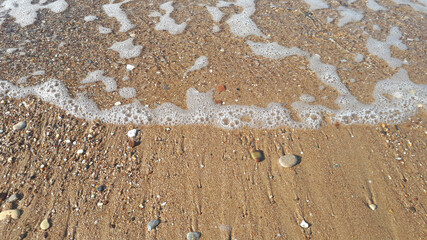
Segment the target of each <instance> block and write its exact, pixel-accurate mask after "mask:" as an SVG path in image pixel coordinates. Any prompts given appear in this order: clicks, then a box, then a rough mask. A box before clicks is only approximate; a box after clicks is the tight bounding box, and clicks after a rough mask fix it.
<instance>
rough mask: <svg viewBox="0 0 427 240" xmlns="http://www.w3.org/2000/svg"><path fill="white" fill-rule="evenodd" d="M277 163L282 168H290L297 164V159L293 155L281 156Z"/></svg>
mask: <svg viewBox="0 0 427 240" xmlns="http://www.w3.org/2000/svg"><path fill="white" fill-rule="evenodd" d="M279 163H280V165H281V166H282V167H285V168H290V167H293V166H295V165H297V164H298V158H297V156H295V155H292V154H289V155H283V156H281V157H280V158H279Z"/></svg>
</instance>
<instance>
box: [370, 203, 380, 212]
mask: <svg viewBox="0 0 427 240" xmlns="http://www.w3.org/2000/svg"><path fill="white" fill-rule="evenodd" d="M377 207H378V206H377V205H376V204H373V203H371V204H369V208H370V209H372V210H374V211H375V210H377Z"/></svg>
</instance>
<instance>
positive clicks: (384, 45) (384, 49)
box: [366, 27, 407, 68]
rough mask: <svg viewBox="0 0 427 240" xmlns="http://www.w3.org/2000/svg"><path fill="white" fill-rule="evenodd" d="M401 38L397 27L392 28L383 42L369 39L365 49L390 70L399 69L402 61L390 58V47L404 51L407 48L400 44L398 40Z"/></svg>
mask: <svg viewBox="0 0 427 240" xmlns="http://www.w3.org/2000/svg"><path fill="white" fill-rule="evenodd" d="M401 37H402V33H401V32H400V30H399V28H398V27H392V28H391V29H390V34H389V36H388V37H387V39H386V41H385V42H381V41H378V40H376V39H373V38H369V39H368V41H367V42H366V47H367V48H368V51H369V53H371V54H373V55H375V56H378V57H379V58H381V59H383V60H385V61H386V62H387V63H388V65H389V66H390V67H392V68H397V67H401V66H402V64H403V61H402V60H400V59H398V58H394V57H392V56H391V50H390V46H395V47H397V48H399V49H401V50H406V49H407V47H406V45H405V44H403V43H402V41H401V40H400V38H401Z"/></svg>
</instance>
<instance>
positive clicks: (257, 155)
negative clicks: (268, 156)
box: [251, 149, 265, 162]
mask: <svg viewBox="0 0 427 240" xmlns="http://www.w3.org/2000/svg"><path fill="white" fill-rule="evenodd" d="M251 157H252V159H254V160H255V161H256V162H261V161H263V160H264V159H265V157H264V152H263V151H261V150H255V149H251Z"/></svg>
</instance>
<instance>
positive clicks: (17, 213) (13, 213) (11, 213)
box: [0, 209, 21, 221]
mask: <svg viewBox="0 0 427 240" xmlns="http://www.w3.org/2000/svg"><path fill="white" fill-rule="evenodd" d="M8 216H10V217H11V218H13V219H18V218H19V217H20V216H21V211H20V210H18V209H11V210H5V211H3V212H0V221H1V220H4V219H7V217H8Z"/></svg>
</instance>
